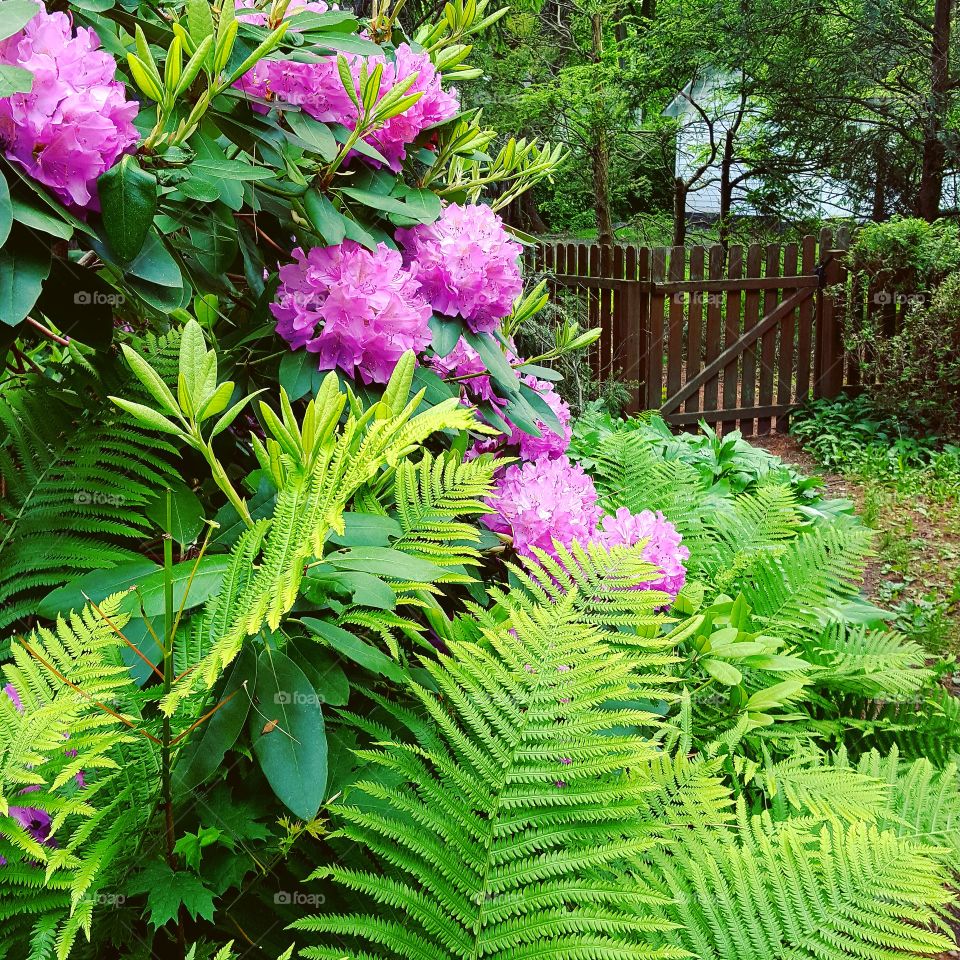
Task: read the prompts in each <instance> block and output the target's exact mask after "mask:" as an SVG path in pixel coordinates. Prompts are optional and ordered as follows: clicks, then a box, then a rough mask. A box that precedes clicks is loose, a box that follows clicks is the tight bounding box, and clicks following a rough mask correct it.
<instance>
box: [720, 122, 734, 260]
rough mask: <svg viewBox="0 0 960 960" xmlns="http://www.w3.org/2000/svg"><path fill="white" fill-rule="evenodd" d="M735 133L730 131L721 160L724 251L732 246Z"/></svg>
mask: <svg viewBox="0 0 960 960" xmlns="http://www.w3.org/2000/svg"><path fill="white" fill-rule="evenodd" d="M732 171H733V131H732V130H728V131H727V135H726V137H724V140H723V157H722V158H721V160H720V221H719V227H720V246H721V247H723V249H724V251H726V250H727V248H728V247H729V246H730V216H731V214H732V211H733V176H732Z"/></svg>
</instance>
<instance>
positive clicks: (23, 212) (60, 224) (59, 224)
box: [10, 197, 73, 240]
mask: <svg viewBox="0 0 960 960" xmlns="http://www.w3.org/2000/svg"><path fill="white" fill-rule="evenodd" d="M10 206H11V210H12V211H13V219H14V220H16V221H17V223H22V224H23V225H24V226H25V227H30V228H31V229H33V230H39V231H41V232H42V233H47V234H49V235H50V236H51V237H57V238H59V239H60V240H69V239H70V238H71V237H72V236H73V227H72V226H71V225H70V224H69V223H66V222H65V221H63V220H61V219H60V218H59V217H55V216H53V215H52V214H50V213H47V211H46V210H41V209H40V208H39V207H36V206H34V205H33V204H31V203H28V202H27V201H25V200H23V199H22V198H21V197H11V198H10Z"/></svg>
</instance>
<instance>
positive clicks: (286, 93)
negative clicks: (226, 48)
mask: <svg viewBox="0 0 960 960" xmlns="http://www.w3.org/2000/svg"><path fill="white" fill-rule="evenodd" d="M254 3H255V0H241V5H242V6H244V7H252V6H254ZM327 9H329V8H328V7H327V5H326V4H325V3H323V2H322V0H292V2H291V4H290V6H289V7H288V8H287V16H290V15H291V14H294V13H298V12H300V11H302V10H310V11H313V12H316V13H323V12H325V11H326V10H327ZM237 19H239V20H245V21H246V22H248V23H254V24H257V25H258V26H263V25H264V24H265V23H266V15H265V14H264V13H262V12H259V11H258V12H256V13H245V14H240V15H239V16H238V18H237ZM347 62H348V64H349V66H350V73H351V75H352V77H353V82H354V90H355V91H356V92H357V94H359V93H360V77H361V72H362V69H363V66H364V64H366V69H367V71H368V73H369V72H370V71H372V70H373V69H374V68H375V67H376V66H377V64H382V65H383V74H382V77H381V80H380V92H379V95H378V97H377V100H378V101H379V100H382V99H383V98H384V97H385V96H386V95H387V93H388V92H389V91H390V90H392V89H393V88H394V87H395V86H396V85H397V84H398V83H399V82H400V81H402V80H405V79H407V78H408V77H410V76H411V75H413V74H416V79H415V80H414V81H413V83H412V85H411V86H410V87H409V89H408V90H407V94H406V95H408V96H410V95H413V94H420V98H419V99H418V100H417V101H416V102H414V103H413V104H411V105H410V106H409V107H407V109H406V110H404V111H403V112H402V113H400V114H397V115H396V116H394V117H390V118H389V119H388V120H386V121H385V122H384V123H383V124H381V125H380V126H379V127H378V128H377V129H375V130H372V131H371V132H370V133H369V134H367V135H366V136H364V138H363V139H364V142H365V143H367V144H368V145H369V146H371V147H373V148H375V149H376V150H378V151H379V152H380V153H381V154H382V155H383V157H384V159H385V160H386V161H387V164H388V166H389V167H390V169H391V170H393V171H394V172H399V171H400V169H401V165H402V163H403V160H404V159H405V158H406V155H407V153H406V148H407V146H408V145H409V144H411V143H413V141H414V140H416V139H417V137H419V136H420V134H421V133H423V131H424V130H426V129H427V128H429V127H432V126H434V125H436V124H438V123H443V122H444V121H445V120H449V119H450V118H451V117H453V116H454V115H456V113H457V111H458V110H459V109H460V101H459V98H458V96H457V93H456V91H446V90H444V89H443V87H442V85H441V82H440V74H439V73H437V70H436V67H434V65H433V63H432V62H431V60H430V56H429V54H427V53H417V52H416V51H414V50H413V48H412V47H410V46H409V44H406V43H401V44H400V46H398V47H397V48H396V50H395V51H394V57H393V59H388V58H387V57H386V56H384V55H379V56H371V57H363V56H359V55H348V56H347ZM237 86H238V87H239V88H240V89H241V90H244V91H246V92H247V93H249V94H251V95H253V96H256V97H259V98H261V99H263V100H276V101H279V102H281V103H286V104H290V105H292V106H297V107H300V108H301V109H302V110H304V111H306V112H307V113H309V114H310V116H311V117H313V118H314V119H316V120H320V121H321V122H323V123H340V124H343V126H345V127H347V128H348V129H350V130H353V129H355V128H356V125H357V121H358V118H359V111H358V108H357V105H356V104H355V103H354V102H353V100H352V99H351V98H350V95H349V94H348V93H347V91H346V90H345V89H344V87H343V82H342V81H341V79H340V73H339V71H338V68H337V59H336V57H325V58H324V59H322V60H319V61H317V62H315V63H298V62H295V61H292V60H261V61H260V63H258V64H256V65H255V66H254V67H253V68H252V69H251V70H250V71H248V72H247V73H246V75H244V76H243V77H242V78H241V79H240V80H239V81H238V82H237ZM351 156H357V153H356V152H355V151H354V153H352V154H351ZM367 159H368V160H369V162H372V163H374V164H375V165H379V163H378V162H377V161H375V160H371V159H370V158H367Z"/></svg>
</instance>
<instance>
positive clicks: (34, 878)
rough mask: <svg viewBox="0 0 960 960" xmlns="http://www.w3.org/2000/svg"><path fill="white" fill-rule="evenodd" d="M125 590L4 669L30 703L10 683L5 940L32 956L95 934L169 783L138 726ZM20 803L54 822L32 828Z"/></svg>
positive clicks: (5, 727) (0, 701)
mask: <svg viewBox="0 0 960 960" xmlns="http://www.w3.org/2000/svg"><path fill="white" fill-rule="evenodd" d="M121 600H122V595H118V596H115V597H112V598H110V599H108V600H105V601H104V602H103V604H101V606H100V610H101V612H97V611H95V610H93V609H92V608H90V607H87V608H85V609H84V610H83V611H81V612H80V613H74V614H72V615H71V616H70V617H69V618H67V619H64V618H61V619H59V620H58V621H57V624H56V627H55V629H40V630H37V631H35V632H34V633H32V634H31V635H30V636H29V637H28V638H27V639H26V640H23V641H20V642H16V643H14V645H13V648H12V653H13V662H12V663H7V664H4V666H3V668H2V670H3V675H4V681H5V682H6V683H9V684H10V685H11V687H12V689H13V690H15V691H16V694H17V696H18V698H19V700H20V701H21V704H22V710H21V709H18V708H17V706H16V705H15V704H14V701H13V699H12V698H11V697H10V696H8V695H6V694H2V693H0V857H2V858H3V861H4V864H5V865H4V866H3V867H2V868H0V940H3V941H6V942H13V943H19V944H20V945H21V948H22V950H23V952H22V953H20V954H19V956H28V955H29V956H30V957H31V960H33V958H37V960H40V958H42V960H47V958H48V957H53V956H56V957H58V958H61V960H65V958H66V957H67V956H68V954H69V953H70V950H71V947H72V945H73V943H74V941H75V940H76V938H77V937H78V936H79V935H81V934H84V935H89V931H90V923H91V919H92V915H93V911H94V907H95V905H96V904H97V902H98V895H99V892H100V891H101V890H103V889H104V888H105V887H107V886H108V885H109V884H110V883H111V882H112V881H114V880H115V879H116V873H115V871H114V870H113V866H114V864H115V861H116V860H117V859H118V857H120V856H121V855H122V854H123V853H124V852H125V851H127V850H129V841H130V837H131V836H136V835H138V833H139V832H140V830H141V829H142V827H143V825H144V822H145V818H146V817H147V816H148V815H149V810H150V808H151V805H150V803H149V802H148V800H149V799H150V798H151V797H152V794H153V792H154V791H155V789H156V786H157V783H158V782H159V765H158V758H157V755H156V752H155V751H154V750H153V749H152V746H151V744H150V742H149V741H148V740H147V739H146V738H145V737H143V736H140V735H138V734H137V733H136V732H135V731H134V729H131V728H136V727H137V726H138V725H139V717H138V715H137V714H136V712H135V710H134V709H133V706H132V705H133V703H134V700H133V697H132V692H133V691H134V690H135V687H134V685H133V683H132V681H131V680H130V677H129V674H128V671H127V668H126V667H125V666H123V665H122V663H121V661H120V658H119V654H118V649H119V646H120V644H121V643H122V641H121V640H120V638H119V637H118V636H117V634H116V632H115V630H114V626H116V627H117V628H122V627H123V625H124V624H125V622H126V619H127V618H126V615H125V614H121V613H119V605H120V602H121ZM108 619H109V620H110V621H112V623H113V624H114V626H111V625H110V623H108ZM121 717H122V718H123V721H122V720H121V719H120V718H121ZM74 751H76V753H75V755H74ZM81 771H82V782H80V781H79V780H78V775H79V774H81ZM16 809H20V810H21V811H22V810H23V809H29V810H30V811H35V812H34V813H32V814H31V816H33V817H34V818H36V817H37V816H40V817H41V818H47V817H48V818H49V823H48V824H46V823H45V821H43V822H44V824H45V825H44V827H43V830H39V829H38V830H34V831H30V830H27V829H26V828H25V827H24V825H23V824H22V823H21V822H20V820H18V819H17V818H15V817H14V816H12V815H11V814H12V813H13V812H15V810H16ZM27 943H29V944H30V946H29V953H28V952H27V951H28V947H27V946H26V944H27Z"/></svg>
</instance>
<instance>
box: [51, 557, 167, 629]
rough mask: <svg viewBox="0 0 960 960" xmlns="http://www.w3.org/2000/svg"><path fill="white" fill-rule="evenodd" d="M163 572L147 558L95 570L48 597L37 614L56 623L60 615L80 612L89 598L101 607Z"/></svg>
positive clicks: (54, 591)
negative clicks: (105, 601) (148, 578)
mask: <svg viewBox="0 0 960 960" xmlns="http://www.w3.org/2000/svg"><path fill="white" fill-rule="evenodd" d="M159 569H160V566H159V565H158V564H156V563H154V562H153V561H152V560H147V559H146V558H143V559H140V560H131V561H129V562H128V563H121V564H118V565H117V566H115V567H108V568H107V569H105V570H94V571H92V572H91V573H87V574H84V575H83V576H82V577H78V578H77V579H76V580H71V581H70V582H69V583H67V584H64V586H62V587H59V588H57V589H56V590H53V591H52V592H50V593H48V594H47V595H46V596H45V597H44V598H43V600H41V601H40V604H39V605H38V607H37V613H38V614H39V615H40V616H41V617H48V618H49V619H51V620H52V619H53V618H54V617H56V615H57V614H58V613H68V612H69V611H71V610H79V609H81V608H82V607H83V605H84V604H85V603H86V602H87V601H86V599H85V595H86V596H87V597H90V599H91V600H94V601H95V602H96V603H100V601H101V600H103V599H104V598H105V597H109V596H110V595H111V594H114V593H120V592H122V591H124V590H129V589H130V587H132V586H133V585H134V584H136V583H142V582H143V581H144V580H145V579H146V578H147V577H149V576H150V575H151V574H152V573H155V572H156V571H157V570H159Z"/></svg>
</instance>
